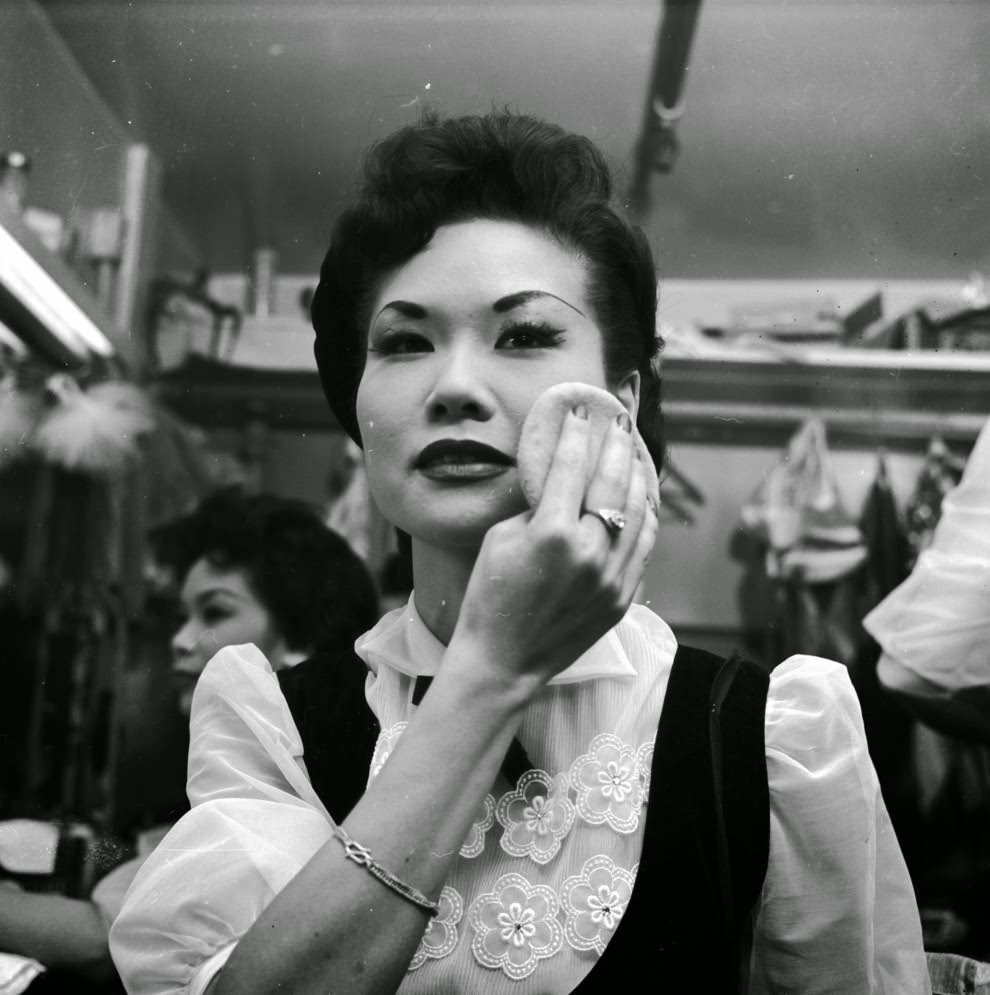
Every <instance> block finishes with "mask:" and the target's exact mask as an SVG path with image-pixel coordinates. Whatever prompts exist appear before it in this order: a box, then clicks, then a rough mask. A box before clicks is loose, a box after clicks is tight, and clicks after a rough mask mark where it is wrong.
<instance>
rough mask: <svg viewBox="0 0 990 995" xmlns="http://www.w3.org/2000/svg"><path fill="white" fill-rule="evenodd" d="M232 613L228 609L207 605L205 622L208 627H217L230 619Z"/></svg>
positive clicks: (204, 612)
mask: <svg viewBox="0 0 990 995" xmlns="http://www.w3.org/2000/svg"><path fill="white" fill-rule="evenodd" d="M230 615H231V613H230V612H229V611H227V609H226V608H221V607H220V606H219V605H207V606H206V607H205V608H204V609H203V621H204V622H205V623H206V624H207V625H217V624H219V623H220V622H222V621H223V620H224V619H225V618H230Z"/></svg>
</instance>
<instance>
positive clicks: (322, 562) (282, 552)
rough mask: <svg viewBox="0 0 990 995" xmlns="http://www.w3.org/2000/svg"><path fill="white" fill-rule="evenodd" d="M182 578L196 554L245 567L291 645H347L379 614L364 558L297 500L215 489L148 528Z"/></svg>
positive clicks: (163, 559)
mask: <svg viewBox="0 0 990 995" xmlns="http://www.w3.org/2000/svg"><path fill="white" fill-rule="evenodd" d="M150 543H151V548H152V551H153V553H154V555H155V558H156V559H157V560H158V561H159V562H160V563H162V564H163V565H165V566H167V567H170V568H172V569H174V570H175V572H176V575H177V577H178V579H179V581H180V583H181V581H182V580H183V579H184V578H185V576H186V574H187V573H188V572H189V569H190V568H191V567H192V565H193V564H194V563H196V562H197V561H198V560H200V559H205V560H206V561H207V562H208V563H210V564H211V565H213V566H215V567H219V568H221V569H239V570H243V571H244V572H245V573H246V574H247V577H248V581H249V583H250V586H251V589H252V591H253V592H254V594H255V596H256V597H257V598H258V600H259V601H260V602H261V604H262V605H263V606H264V607H265V608H266V609H267V610H268V612H269V614H270V615H271V616H272V619H273V620H274V622H275V624H276V625H277V626H278V629H279V631H280V632H281V634H282V636H283V638H284V639H285V641H286V643H287V644H288V646H289V648H290V649H293V650H296V651H301V652H307V651H314V652H315V651H319V650H334V649H344V648H347V649H349V648H351V647H352V645H353V643H354V640H355V639H356V638H357V637H358V636H359V635H361V634H362V633H363V632H366V631H367V630H368V629H370V628H371V627H372V626H373V625H374V624H375V623H376V622H377V621H378V617H379V613H378V598H377V595H376V593H375V587H374V584H373V582H372V579H371V575H370V574H369V573H368V570H367V568H366V567H365V565H364V563H363V561H362V560H361V559H360V558H359V557H358V556H357V554H356V553H355V552H354V551H353V550H352V549H351V547H350V546H349V545H348V544H347V542H346V541H345V540H344V539H343V538H341V536H339V535H338V534H337V533H336V532H334V531H332V530H331V529H329V528H327V526H326V525H325V524H324V523H323V522H322V520H321V519H320V517H319V515H317V513H316V512H315V511H314V510H313V509H311V508H310V507H309V506H308V505H306V504H304V503H303V502H301V501H293V500H289V499H287V498H279V497H274V496H272V495H245V494H243V493H241V492H240V491H239V490H237V489H233V488H228V489H225V490H222V491H218V492H216V493H215V494H212V495H210V496H209V497H207V498H206V499H204V500H203V501H202V502H201V503H200V504H199V505H198V506H197V508H196V509H195V510H194V511H193V512H192V513H191V514H189V515H187V516H185V517H183V518H180V519H177V520H176V521H174V522H170V523H167V524H165V525H162V526H160V527H158V528H157V529H155V530H154V531H153V532H152V533H151V534H150Z"/></svg>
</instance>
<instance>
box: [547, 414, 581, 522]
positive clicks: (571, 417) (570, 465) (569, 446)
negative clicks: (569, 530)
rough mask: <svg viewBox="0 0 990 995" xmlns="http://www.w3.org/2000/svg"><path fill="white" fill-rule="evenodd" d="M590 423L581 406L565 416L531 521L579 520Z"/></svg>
mask: <svg viewBox="0 0 990 995" xmlns="http://www.w3.org/2000/svg"><path fill="white" fill-rule="evenodd" d="M590 437H591V422H590V420H589V418H588V409H587V408H586V407H585V405H583V404H578V405H577V406H576V407H575V408H573V409H572V410H571V411H569V412H568V413H567V414H566V415H564V421H563V424H562V425H561V429H560V438H558V440H557V448H556V449H555V450H554V453H553V458H552V459H551V460H550V469H549V470H548V471H547V478H546V482H545V483H544V485H543V494H542V496H541V497H540V503H539V504H538V505H537V507H536V510H535V512H534V513H533V518H534V519H542V518H550V517H555V516H558V515H559V516H563V517H564V518H565V519H566V520H568V521H573V520H574V519H576V518H577V517H578V514H579V512H580V509H581V502H582V500H583V498H584V491H585V486H586V483H587V479H588V440H589V438H590Z"/></svg>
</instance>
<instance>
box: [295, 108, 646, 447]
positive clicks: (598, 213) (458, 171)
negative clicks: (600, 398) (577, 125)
mask: <svg viewBox="0 0 990 995" xmlns="http://www.w3.org/2000/svg"><path fill="white" fill-rule="evenodd" d="M362 180H363V182H362V186H361V188H360V191H359V194H358V199H357V201H356V202H355V203H354V204H353V205H352V206H351V207H350V208H348V209H347V210H346V211H345V212H344V213H343V214H341V215H340V217H339V218H338V219H337V222H336V224H335V225H334V229H333V233H332V236H331V241H330V248H329V250H328V252H327V254H326V257H325V258H324V260H323V266H322V268H321V270H320V282H319V285H318V286H317V288H316V292H315V294H314V295H313V301H312V307H311V315H312V320H313V327H314V329H315V331H316V344H315V352H316V363H317V366H318V368H319V371H320V378H321V381H322V383H323V390H324V393H325V394H326V396H327V400H328V401H329V403H330V407H331V408H332V409H333V411H334V413H335V414H336V416H337V418H338V420H339V421H340V423H341V425H342V426H343V428H344V430H345V431H346V432H347V433H348V434H349V435H350V436H351V438H352V439H354V440H355V441H356V442H358V444H360V442H361V437H360V429H359V427H358V424H357V418H356V415H355V410H354V409H355V397H356V394H357V388H358V384H359V382H360V379H361V374H362V372H363V370H364V362H365V336H366V334H367V327H368V322H369V319H370V313H369V311H370V307H371V301H372V298H373V296H374V294H375V292H376V290H377V288H378V286H379V285H380V283H381V280H382V278H383V277H384V276H385V275H386V274H387V273H388V272H390V271H391V270H392V269H394V268H395V267H396V266H399V265H401V264H402V263H404V262H406V261H407V260H409V259H410V258H412V256H414V255H415V254H416V253H418V252H419V251H420V250H421V249H423V248H424V247H425V246H426V244H427V243H428V242H429V241H430V239H431V238H432V237H433V234H434V233H435V231H436V230H437V228H439V227H440V226H441V225H445V224H454V223H457V222H460V221H469V220H472V219H475V218H489V219H494V220H504V221H515V222H520V223H522V224H527V225H532V226H534V227H537V228H540V229H543V230H544V231H546V232H547V233H549V234H550V235H552V236H553V237H554V238H556V239H558V240H559V241H560V242H561V244H562V245H564V246H566V247H567V248H569V249H571V250H573V251H576V252H577V253H578V254H579V255H581V256H582V257H583V258H584V259H585V260H586V262H587V266H588V273H589V285H588V288H587V295H588V300H589V303H590V305H591V306H592V308H593V310H594V315H595V318H596V319H597V323H598V324H599V326H600V327H601V328H602V331H603V333H604V337H605V368H606V374H607V376H608V378H609V380H610V382H612V383H616V382H618V381H619V380H620V379H621V378H622V377H623V376H625V375H627V374H628V373H630V372H632V371H634V370H636V371H638V372H639V374H640V378H641V395H640V417H639V429H640V431H641V432H642V434H643V437H644V439H645V440H646V443H647V445H648V446H649V448H650V452H651V454H652V455H653V458H654V461H655V462H656V463H657V465H658V466H659V465H660V464H661V462H662V458H663V424H662V417H661V412H660V378H659V374H658V373H657V369H656V364H655V359H656V356H657V353H658V350H659V347H660V340H659V338H658V336H657V333H656V272H655V268H654V263H653V254H652V252H651V250H650V246H649V243H648V242H647V240H646V237H645V236H644V235H643V233H642V231H641V230H640V229H639V228H637V227H635V226H634V225H632V224H630V223H629V222H628V221H627V220H626V219H625V218H624V217H623V216H622V214H621V213H620V212H619V211H618V210H617V209H616V208H615V207H614V206H613V205H612V203H611V196H612V184H611V177H610V174H609V170H608V166H607V164H606V162H605V159H604V157H603V156H602V154H601V152H599V150H598V149H597V147H596V146H595V145H594V144H593V143H592V142H591V141H590V140H589V139H587V138H585V137H583V136H581V135H575V134H571V133H569V132H566V131H564V130H563V129H562V128H560V127H558V126H557V125H554V124H550V123H548V122H546V121H541V120H539V119H537V118H533V117H529V116H526V115H522V114H515V113H511V112H508V111H498V112H492V113H490V114H486V115H481V116H467V117H457V118H447V119H444V118H442V117H440V116H439V115H438V114H437V113H435V112H427V113H426V114H425V115H424V117H423V119H422V120H421V121H420V122H418V123H417V124H412V125H408V126H406V127H404V128H401V129H399V130H398V131H396V132H394V133H393V134H391V135H389V136H388V137H387V138H385V139H383V140H382V141H381V142H379V143H378V144H377V145H375V146H373V147H372V148H371V150H370V151H369V152H368V154H367V156H366V158H365V161H364V169H363V174H362Z"/></svg>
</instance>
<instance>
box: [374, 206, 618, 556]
mask: <svg viewBox="0 0 990 995" xmlns="http://www.w3.org/2000/svg"><path fill="white" fill-rule="evenodd" d="M585 283H586V269H585V264H584V262H583V260H582V259H581V258H580V256H578V255H577V254H576V253H574V252H572V251H570V250H569V249H566V248H564V247H562V246H561V245H560V244H559V243H558V242H556V241H555V240H554V239H552V238H551V237H550V236H548V235H546V234H545V233H543V232H542V231H539V230H536V229H533V228H529V227H527V226H525V225H521V224H516V223H511V222H503V221H490V220H475V221H469V222H464V223H461V224H456V225H448V226H445V227H442V228H440V229H439V230H438V231H437V233H436V234H435V236H434V237H433V239H432V241H431V242H430V243H429V244H428V245H427V246H426V248H425V249H423V251H422V252H420V253H419V254H418V255H416V256H414V257H413V258H412V259H410V260H409V261H408V262H407V263H405V264H404V265H403V266H400V267H399V268H398V269H396V270H395V271H394V272H393V273H392V274H391V275H390V276H389V277H388V278H387V279H386V280H385V281H384V283H383V285H382V287H381V288H380V290H379V292H378V294H377V295H376V298H375V301H374V303H373V306H372V312H371V313H372V318H371V324H370V328H369V334H368V357H367V363H366V366H365V371H364V375H363V377H362V380H361V384H360V387H359V389H358V395H357V416H358V420H359V423H360V426H361V436H362V440H363V442H364V450H365V461H366V465H367V473H368V482H369V485H370V487H371V490H372V493H373V495H374V497H375V501H376V503H377V504H378V506H379V508H380V509H381V510H382V512H383V514H384V515H385V517H386V518H388V519H389V520H390V521H391V522H392V523H393V524H395V525H398V526H399V527H400V528H402V529H404V530H405V531H406V532H408V533H409V534H410V535H412V536H414V537H415V538H417V539H420V540H421V541H424V542H428V543H431V544H436V545H444V546H451V545H454V546H460V545H477V544H478V543H479V542H480V541H481V539H482V537H483V536H484V533H485V531H486V530H487V529H488V527H489V526H490V525H492V524H493V523H494V522H496V521H500V520H501V519H503V518H505V517H507V516H509V515H512V514H516V513H518V512H520V511H522V510H523V509H524V508H525V506H526V505H525V500H524V498H523V496H522V493H521V492H520V489H519V482H518V478H517V475H516V470H515V466H514V457H515V451H516V443H517V440H518V438H519V431H520V428H521V426H522V422H523V419H524V418H525V416H526V414H527V412H528V411H529V409H530V406H531V405H532V403H533V401H535V400H536V398H537V397H538V396H539V394H540V393H541V392H542V391H543V390H545V389H546V388H547V387H549V386H551V385H553V384H556V383H560V382H562V381H567V380H578V381H582V382H584V383H589V384H593V385H594V386H598V387H604V386H605V384H606V380H605V368H604V362H603V343H602V336H601V332H600V330H599V328H598V326H597V324H596V323H595V320H594V318H593V317H592V314H591V309H590V307H589V305H588V302H587V300H586V292H585ZM448 440H456V441H460V442H464V441H470V442H474V443H478V444H480V445H481V446H485V447H490V450H489V451H487V452H486V451H483V450H481V449H480V448H478V449H473V450H472V449H470V448H469V449H466V450H464V449H462V450H460V451H455V450H448V451H446V452H444V451H436V452H435V457H434V458H432V459H431V458H430V456H431V453H425V454H424V450H426V447H427V446H430V445H431V444H433V443H438V442H443V441H448ZM491 450H494V452H493V451H491Z"/></svg>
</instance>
